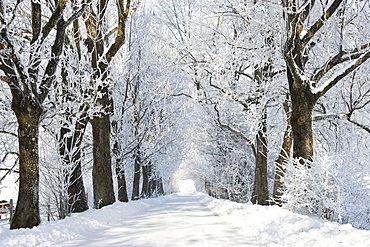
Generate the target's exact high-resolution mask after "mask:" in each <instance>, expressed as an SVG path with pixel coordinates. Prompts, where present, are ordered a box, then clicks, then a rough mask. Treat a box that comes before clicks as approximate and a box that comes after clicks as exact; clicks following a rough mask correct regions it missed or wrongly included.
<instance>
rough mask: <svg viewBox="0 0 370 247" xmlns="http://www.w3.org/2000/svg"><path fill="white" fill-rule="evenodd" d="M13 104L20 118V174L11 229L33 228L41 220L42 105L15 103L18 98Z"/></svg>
mask: <svg viewBox="0 0 370 247" xmlns="http://www.w3.org/2000/svg"><path fill="white" fill-rule="evenodd" d="M20 104H22V102H20ZM12 107H13V110H14V112H15V113H16V116H17V119H18V141H19V176H20V178H19V193H18V201H17V206H16V209H15V214H14V217H13V220H12V222H11V224H10V229H18V228H32V227H34V226H37V225H39V224H40V212H39V211H40V210H39V167H38V163H39V155H38V138H39V119H40V115H41V112H42V108H41V106H39V107H38V106H34V105H32V104H29V105H23V106H22V105H14V100H13V106H12Z"/></svg>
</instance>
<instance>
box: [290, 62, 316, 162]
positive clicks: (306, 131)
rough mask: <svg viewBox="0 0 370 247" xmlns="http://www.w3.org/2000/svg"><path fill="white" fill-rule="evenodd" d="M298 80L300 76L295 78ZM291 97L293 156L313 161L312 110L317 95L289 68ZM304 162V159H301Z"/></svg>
mask: <svg viewBox="0 0 370 247" xmlns="http://www.w3.org/2000/svg"><path fill="white" fill-rule="evenodd" d="M295 80H298V78H295ZM288 81H289V90H290V97H291V100H292V115H291V120H290V121H291V126H292V131H293V140H294V141H293V157H294V158H303V159H305V160H308V161H311V160H312V157H313V134H312V111H313V108H314V106H315V104H316V101H317V97H316V96H315V95H314V94H312V93H311V89H310V88H309V87H310V86H309V85H308V84H307V83H305V82H303V81H301V82H297V81H296V82H295V81H294V79H293V77H292V75H291V73H290V72H289V69H288ZM300 162H301V163H302V164H303V163H305V161H304V160H301V161H300Z"/></svg>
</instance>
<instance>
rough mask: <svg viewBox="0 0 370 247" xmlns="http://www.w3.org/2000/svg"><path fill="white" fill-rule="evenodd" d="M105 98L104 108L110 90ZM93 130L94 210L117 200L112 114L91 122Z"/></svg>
mask: <svg viewBox="0 0 370 247" xmlns="http://www.w3.org/2000/svg"><path fill="white" fill-rule="evenodd" d="M102 91H103V96H102V98H101V99H100V100H99V104H100V105H102V106H109V105H110V101H109V95H108V89H107V88H105V89H103V90H102ZM91 125H92V130H93V156H94V158H93V159H94V166H93V171H92V176H93V190H94V208H97V209H99V208H102V207H104V206H106V205H110V204H113V203H114V202H115V201H116V199H115V196H114V190H113V177H112V166H111V153H110V134H111V133H110V114H109V113H103V114H102V115H101V116H99V117H94V118H93V119H92V120H91Z"/></svg>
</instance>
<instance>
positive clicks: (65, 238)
mask: <svg viewBox="0 0 370 247" xmlns="http://www.w3.org/2000/svg"><path fill="white" fill-rule="evenodd" d="M0 246H4V247H5V246H27V247H31V246H146V247H150V246H171V247H172V246H212V247H213V246H222V247H226V246H305V247H306V246H325V247H329V246H346V247H347V246H351V247H353V246H370V232H369V231H364V230H358V229H355V228H353V227H352V226H350V225H339V224H336V223H330V222H325V221H322V220H318V219H314V218H310V217H308V216H303V215H298V214H294V213H292V212H289V211H287V210H284V209H281V208H279V207H275V206H273V207H263V206H257V205H245V204H238V203H234V202H230V201H226V200H218V199H213V198H211V197H209V196H207V195H205V194H201V193H196V192H194V193H187V194H171V195H167V196H164V197H160V198H154V199H146V200H140V201H134V202H129V203H120V202H117V203H115V204H113V205H111V206H107V207H104V208H102V209H100V210H94V209H90V210H88V211H87V212H84V213H80V214H74V215H72V216H71V217H68V218H67V219H65V220H60V221H53V222H43V223H42V224H41V225H40V226H38V227H35V228H33V229H20V230H12V231H10V230H9V224H8V223H7V222H6V221H5V220H2V221H1V225H0Z"/></svg>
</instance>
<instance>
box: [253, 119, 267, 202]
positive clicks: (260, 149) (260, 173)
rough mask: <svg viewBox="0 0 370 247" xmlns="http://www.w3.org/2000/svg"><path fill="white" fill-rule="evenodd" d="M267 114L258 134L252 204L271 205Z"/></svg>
mask: <svg viewBox="0 0 370 247" xmlns="http://www.w3.org/2000/svg"><path fill="white" fill-rule="evenodd" d="M266 131H267V128H266V112H264V113H263V119H262V129H261V130H260V131H258V134H257V150H256V168H255V176H254V191H253V195H252V203H255V204H259V205H269V201H268V199H269V196H268V183H267V140H266V136H265V135H266Z"/></svg>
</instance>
